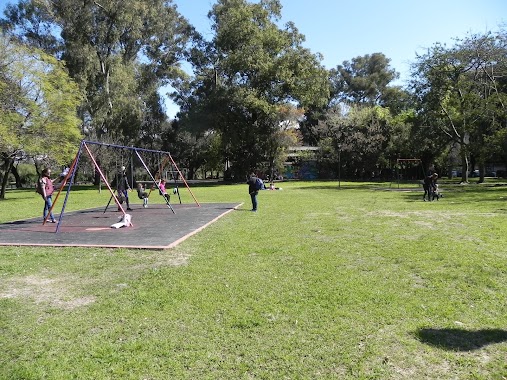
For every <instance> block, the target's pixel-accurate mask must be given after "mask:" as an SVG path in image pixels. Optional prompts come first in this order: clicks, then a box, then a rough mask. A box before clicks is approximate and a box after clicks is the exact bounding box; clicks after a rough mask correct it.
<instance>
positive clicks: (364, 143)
mask: <svg viewBox="0 0 507 380" xmlns="http://www.w3.org/2000/svg"><path fill="white" fill-rule="evenodd" d="M391 122H392V118H391V115H390V113H389V110H388V109H386V108H382V107H380V106H374V107H368V106H364V105H363V106H361V105H354V106H352V107H351V108H350V110H349V111H348V112H347V114H343V112H342V111H341V108H340V107H337V106H336V107H334V108H332V109H331V110H330V111H329V112H328V113H327V114H326V119H325V120H323V121H322V122H320V123H319V128H321V129H322V132H321V134H322V136H325V138H323V139H322V143H323V144H322V152H323V153H325V154H326V155H327V157H324V159H325V161H327V163H328V165H332V166H334V167H337V165H339V164H341V162H338V161H342V160H343V161H344V162H347V167H346V169H345V171H344V174H345V175H348V176H350V177H357V178H364V177H365V176H368V178H369V177H370V175H371V173H372V172H375V171H376V170H378V169H379V167H378V163H379V160H380V157H381V156H382V154H383V153H384V152H385V150H386V149H387V147H388V144H389V141H390V135H391ZM338 154H340V159H339V160H338ZM330 169H331V168H327V170H330Z"/></svg>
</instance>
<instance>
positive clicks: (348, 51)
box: [0, 0, 507, 117]
mask: <svg viewBox="0 0 507 380" xmlns="http://www.w3.org/2000/svg"><path fill="white" fill-rule="evenodd" d="M7 2H8V1H6V0H0V9H3V7H4V6H5V4H7ZM9 2H10V3H12V1H9ZM173 3H175V4H176V5H177V6H178V10H179V12H180V13H181V14H182V15H183V16H185V17H186V18H187V19H188V20H189V21H190V23H191V24H193V25H194V26H195V27H196V29H197V30H198V31H199V32H201V33H202V34H203V35H204V36H205V37H207V38H209V39H210V38H211V35H210V23H209V20H208V18H207V14H208V12H209V11H210V10H211V7H212V5H213V4H214V3H215V1H214V0H173ZM281 4H282V6H283V8H282V19H281V23H282V24H285V23H286V22H288V21H292V22H294V23H295V25H296V27H297V28H298V30H299V32H300V33H302V34H304V35H305V36H306V41H305V43H304V46H305V47H307V48H309V49H310V50H311V51H312V52H313V53H317V52H319V53H321V54H322V55H323V56H324V60H323V61H322V63H323V64H324V66H325V67H326V68H328V69H331V68H333V67H336V66H337V65H339V64H341V63H342V62H343V61H345V60H350V59H352V58H354V57H357V56H362V55H365V54H372V53H378V52H380V53H384V54H385V55H386V56H387V58H389V59H391V67H393V68H394V69H396V71H398V72H399V73H400V74H401V77H400V83H399V84H403V83H404V81H405V80H406V79H408V74H409V65H410V63H411V62H413V61H414V59H415V56H416V53H423V52H424V51H425V48H428V47H430V46H432V45H433V44H434V43H436V42H441V43H447V44H448V45H452V43H453V41H452V39H453V38H456V37H458V38H462V37H465V36H466V35H467V33H484V32H487V31H498V30H499V28H500V25H502V24H503V25H504V26H505V27H507V0H361V1H343V0H281ZM163 92H166V91H163ZM164 96H165V94H164ZM166 107H167V113H168V115H169V116H171V117H173V116H174V115H175V113H176V112H177V110H178V109H177V107H176V106H175V105H174V104H172V102H171V101H170V100H168V99H166Z"/></svg>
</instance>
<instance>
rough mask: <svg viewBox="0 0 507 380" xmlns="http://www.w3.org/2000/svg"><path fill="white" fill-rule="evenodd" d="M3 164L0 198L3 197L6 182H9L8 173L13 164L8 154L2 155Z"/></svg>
mask: <svg viewBox="0 0 507 380" xmlns="http://www.w3.org/2000/svg"><path fill="white" fill-rule="evenodd" d="M4 164H5V168H6V169H5V172H4V174H3V178H2V189H1V190H0V199H5V190H6V188H7V183H8V182H9V173H10V172H11V168H12V165H13V164H14V159H13V158H11V157H10V156H6V155H4Z"/></svg>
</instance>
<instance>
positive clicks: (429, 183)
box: [423, 173, 438, 202]
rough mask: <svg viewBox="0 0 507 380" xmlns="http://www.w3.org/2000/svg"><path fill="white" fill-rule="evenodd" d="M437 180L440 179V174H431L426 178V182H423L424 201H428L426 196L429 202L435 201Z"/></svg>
mask: <svg viewBox="0 0 507 380" xmlns="http://www.w3.org/2000/svg"><path fill="white" fill-rule="evenodd" d="M437 178H438V174H437V173H433V174H430V175H427V176H426V177H425V178H424V182H423V189H424V195H423V201H426V196H427V197H428V201H430V202H431V201H432V200H433V193H434V192H435V190H436V187H437V186H436V184H437Z"/></svg>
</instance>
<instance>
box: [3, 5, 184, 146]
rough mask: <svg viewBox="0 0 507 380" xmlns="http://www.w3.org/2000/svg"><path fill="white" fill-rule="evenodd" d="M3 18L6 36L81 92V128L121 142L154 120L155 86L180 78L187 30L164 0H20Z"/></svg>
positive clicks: (129, 140) (135, 136)
mask: <svg viewBox="0 0 507 380" xmlns="http://www.w3.org/2000/svg"><path fill="white" fill-rule="evenodd" d="M6 16H7V18H6V20H3V23H2V24H3V25H4V27H6V28H7V29H8V30H9V31H11V33H12V34H14V35H16V36H18V37H19V38H20V39H22V40H23V41H25V42H29V43H31V44H36V45H37V46H40V47H43V48H45V49H48V52H50V53H52V54H55V56H57V57H60V58H62V59H64V60H65V61H66V63H67V67H68V69H69V72H70V75H71V76H72V78H74V79H75V81H76V82H77V83H78V84H79V85H80V87H81V89H82V90H83V91H84V93H85V97H84V101H83V103H82V105H81V107H80V110H79V111H80V112H79V114H80V117H81V118H82V120H83V132H84V133H86V134H88V135H89V136H93V137H96V138H98V139H102V138H106V139H107V138H108V139H114V140H116V141H117V142H121V143H123V144H125V145H126V144H129V143H134V142H136V140H137V139H138V138H139V137H138V136H140V135H143V137H144V136H145V135H146V133H144V130H143V128H144V127H149V126H148V125H147V124H148V123H149V122H151V121H153V120H154V121H155V122H156V125H160V114H159V113H158V108H159V107H153V103H152V102H153V100H154V99H155V98H156V93H157V90H158V88H159V87H160V86H161V85H163V84H165V83H167V82H168V81H171V80H173V79H175V78H177V77H179V76H180V75H181V73H182V71H181V69H180V68H179V63H178V62H179V60H180V59H181V58H182V57H183V54H184V52H185V48H186V43H187V41H188V39H189V38H190V36H191V34H192V28H191V27H190V26H189V25H188V23H187V21H186V20H185V19H184V18H183V17H181V15H179V13H178V12H177V11H176V7H175V6H174V5H173V4H172V3H171V1H170V0H169V1H164V0H150V1H144V0H121V1H120V0H110V1H104V2H102V1H93V0H84V1H81V2H76V1H74V0H61V1H51V2H50V1H36V0H26V1H20V2H19V3H18V5H17V6H10V7H8V8H7V11H6ZM58 35H60V36H61V38H57V37H58ZM158 100H159V101H160V99H158ZM148 103H150V105H151V106H147V104H148ZM151 111H153V112H155V113H154V114H153V115H147V114H148V113H150V112H151ZM149 129H150V133H152V132H153V127H149ZM159 132H160V131H159Z"/></svg>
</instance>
